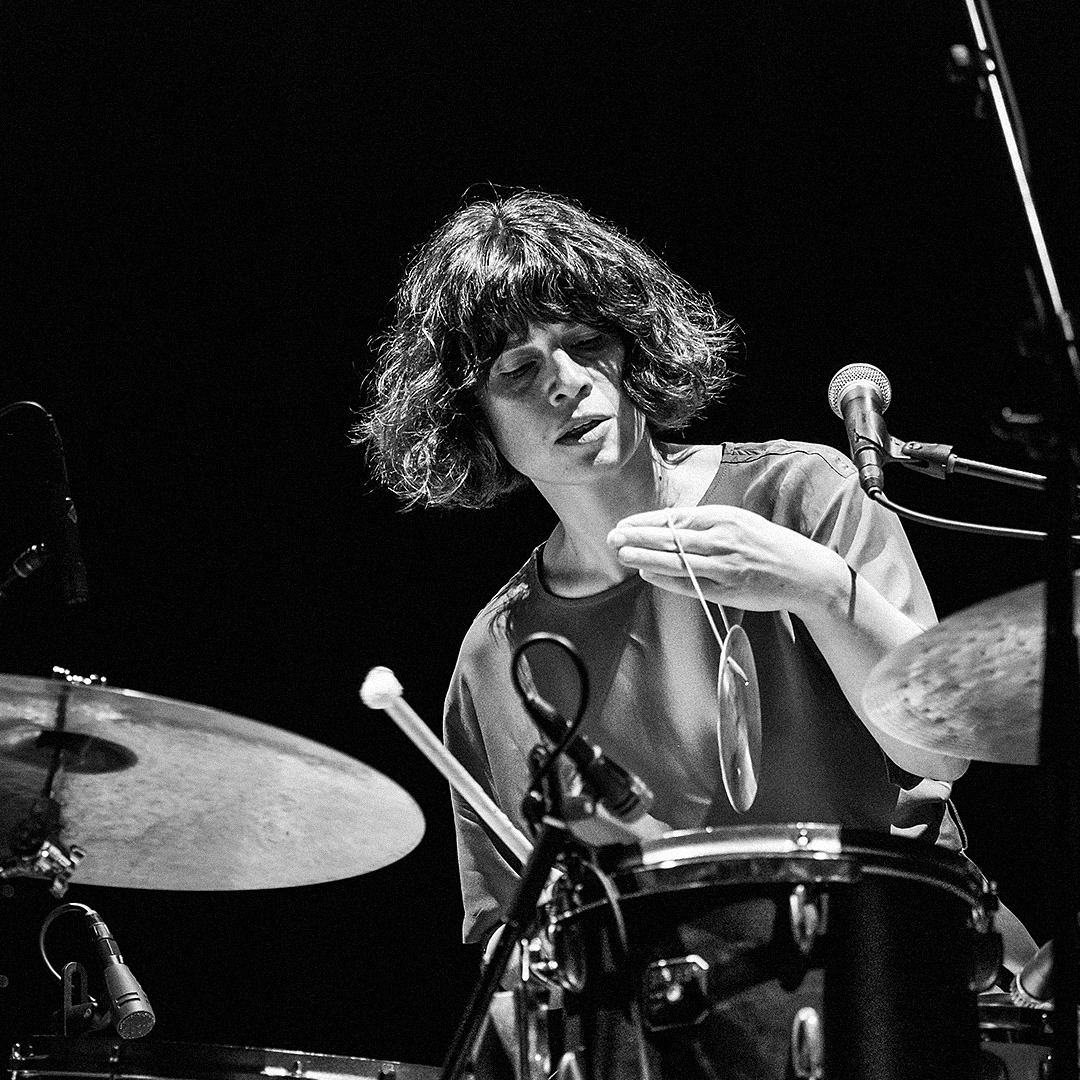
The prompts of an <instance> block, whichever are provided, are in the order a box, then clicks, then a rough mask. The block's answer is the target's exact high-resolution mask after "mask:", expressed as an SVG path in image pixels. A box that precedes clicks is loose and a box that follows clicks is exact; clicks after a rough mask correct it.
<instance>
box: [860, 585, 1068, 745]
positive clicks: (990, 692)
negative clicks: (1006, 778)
mask: <svg viewBox="0 0 1080 1080" xmlns="http://www.w3.org/2000/svg"><path fill="white" fill-rule="evenodd" d="M1045 592H1046V588H1045V584H1044V583H1042V582H1038V583H1036V584H1034V585H1026V586H1024V588H1022V589H1016V590H1015V591H1013V592H1010V593H1005V594H1004V595H1002V596H996V597H993V598H992V599H990V600H984V601H982V602H981V603H978V604H975V605H974V606H972V607H969V608H965V609H964V610H963V611H959V612H957V613H956V614H955V615H950V616H949V617H948V618H947V619H944V620H943V621H942V622H941V623H939V624H938V625H937V626H934V627H931V629H929V630H927V631H926V632H925V633H923V634H920V635H919V636H918V637H916V638H912V639H911V640H910V641H907V642H905V643H904V644H903V645H901V646H900V647H899V648H898V649H894V650H893V651H892V652H891V653H889V655H888V656H886V657H885V659H884V660H882V661H881V663H879V664H878V665H877V667H875V668H874V670H873V671H872V672H871V673H870V677H869V679H868V680H867V684H866V689H865V690H864V692H863V704H864V705H865V706H866V709H867V712H868V714H869V716H870V719H871V720H873V721H874V723H875V724H877V725H879V726H880V727H881V728H883V729H884V730H885V731H886V732H888V734H890V735H894V736H895V737H896V738H898V739H901V740H902V741H904V742H906V743H909V744H911V745H912V746H918V747H921V748H922V749H924V750H933V751H937V752H939V753H942V754H949V755H952V756H953V757H968V758H973V759H975V760H976V761H996V762H1000V763H1004V764H1010V765H1037V764H1038V763H1039V728H1040V708H1041V702H1042V674H1043V654H1044V651H1045V648H1044V646H1045V643H1046V631H1045V626H1044V620H1045V610H1046V607H1045ZM1073 622H1074V626H1075V627H1076V628H1077V629H1078V630H1080V620H1078V618H1077V614H1076V613H1074V616H1073Z"/></svg>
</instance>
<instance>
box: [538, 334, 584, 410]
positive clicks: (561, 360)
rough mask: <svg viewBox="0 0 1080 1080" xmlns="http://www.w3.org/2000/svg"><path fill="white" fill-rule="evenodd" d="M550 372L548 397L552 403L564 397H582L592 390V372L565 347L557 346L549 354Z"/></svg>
mask: <svg viewBox="0 0 1080 1080" xmlns="http://www.w3.org/2000/svg"><path fill="white" fill-rule="evenodd" d="M550 367H551V374H550V376H549V379H550V382H549V386H548V398H549V400H550V401H551V403H552V404H553V405H557V404H559V403H560V402H561V401H564V400H565V399H566V398H572V399H577V398H583V397H588V396H589V391H590V390H592V385H593V381H592V374H591V372H590V371H589V369H588V368H587V367H583V366H582V365H581V364H579V363H578V362H577V361H576V360H575V359H574V358H573V357H572V356H571V355H570V354H569V353H568V352H567V351H566V350H565V349H562V348H557V349H555V350H553V351H552V354H551V365H550Z"/></svg>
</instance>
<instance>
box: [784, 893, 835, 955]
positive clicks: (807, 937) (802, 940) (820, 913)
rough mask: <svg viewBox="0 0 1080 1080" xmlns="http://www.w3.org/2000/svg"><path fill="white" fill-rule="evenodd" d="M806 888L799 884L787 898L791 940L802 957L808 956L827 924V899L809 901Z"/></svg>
mask: <svg viewBox="0 0 1080 1080" xmlns="http://www.w3.org/2000/svg"><path fill="white" fill-rule="evenodd" d="M808 895H809V894H808V892H807V888H806V886H805V885H804V884H802V883H801V882H800V883H799V884H798V885H796V886H795V888H794V889H792V890H791V893H790V895H789V896H788V914H789V915H790V917H791V938H792V940H793V941H794V942H795V945H796V947H797V948H798V950H799V952H800V953H801V954H802V955H803V956H809V955H810V953H811V952H813V950H814V946H815V945H816V944H817V940H818V938H819V937H820V936H821V935H822V934H824V933H825V931H826V929H827V927H828V924H829V898H828V896H819V897H817V898H816V900H809V899H807V897H808Z"/></svg>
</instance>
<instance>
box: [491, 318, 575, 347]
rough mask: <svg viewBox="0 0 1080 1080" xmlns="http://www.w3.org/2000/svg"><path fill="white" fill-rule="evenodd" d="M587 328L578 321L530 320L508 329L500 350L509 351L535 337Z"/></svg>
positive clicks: (558, 334) (539, 337)
mask: <svg viewBox="0 0 1080 1080" xmlns="http://www.w3.org/2000/svg"><path fill="white" fill-rule="evenodd" d="M588 329H591V327H588V326H586V325H585V324H584V323H579V322H530V323H529V324H528V325H527V326H525V327H517V328H515V329H513V330H511V331H509V333H508V334H507V337H506V343H505V344H504V345H503V347H502V351H503V352H509V351H510V350H511V349H518V348H520V347H521V346H522V345H528V344H529V343H530V342H531V341H534V340H537V339H541V338H549V337H550V338H558V337H562V336H563V335H565V334H573V333H576V332H578V331H579V330H588Z"/></svg>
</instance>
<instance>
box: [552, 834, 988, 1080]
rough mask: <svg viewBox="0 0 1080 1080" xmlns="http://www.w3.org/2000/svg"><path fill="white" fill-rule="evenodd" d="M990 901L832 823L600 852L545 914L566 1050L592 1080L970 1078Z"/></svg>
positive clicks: (890, 844) (961, 868) (901, 849)
mask: <svg viewBox="0 0 1080 1080" xmlns="http://www.w3.org/2000/svg"><path fill="white" fill-rule="evenodd" d="M605 859H606V862H605V861H604V860H605ZM993 907H994V897H993V896H992V894H990V893H989V892H988V891H987V889H986V887H985V884H984V881H983V878H982V876H981V875H980V874H979V873H978V871H977V870H976V869H975V867H974V866H973V865H972V864H971V863H970V862H969V861H967V860H966V859H964V858H963V857H961V856H959V855H956V854H954V853H952V852H947V851H943V850H939V849H937V848H934V847H932V846H930V845H925V844H919V843H917V842H915V841H911V840H904V839H899V838H893V837H889V836H885V835H881V834H876V833H873V834H871V833H863V832H856V831H851V830H845V829H840V828H839V827H837V826H831V825H813V824H796V825H756V826H738V827H734V828H724V829H711V830H704V831H697V832H684V833H674V834H671V835H669V836H666V837H664V838H662V839H660V840H655V841H649V842H646V843H645V844H643V845H642V846H641V847H640V848H635V849H633V852H632V853H629V854H627V853H625V851H621V852H603V853H601V859H600V862H599V865H598V866H596V867H583V868H581V869H580V870H579V871H577V872H575V874H574V875H573V879H572V880H569V881H568V882H567V884H566V885H564V886H563V887H562V888H560V889H559V890H558V891H557V893H556V895H555V897H554V898H553V900H552V902H551V904H550V905H549V908H548V909H547V915H548V929H547V933H548V934H549V935H550V940H551V949H552V952H553V955H554V958H555V969H556V971H557V972H559V973H561V976H560V982H561V984H562V985H563V988H564V990H565V996H564V1002H565V1008H566V1019H565V1028H566V1031H565V1036H566V1046H567V1047H569V1048H570V1052H571V1053H572V1054H573V1055H574V1057H575V1058H576V1062H575V1063H574V1064H576V1067H577V1069H578V1070H579V1072H580V1073H581V1075H583V1076H584V1077H585V1078H587V1080H631V1078H637V1077H641V1078H642V1080H645V1077H646V1076H648V1077H650V1078H651V1080H659V1078H675V1077H678V1078H679V1080H690V1078H697V1077H704V1078H710V1080H711V1078H721V1077H722V1078H724V1080H736V1078H737V1080H750V1078H753V1080H784V1078H786V1077H792V1076H794V1077H800V1078H819V1077H826V1078H827V1080H967V1078H972V1080H973V1078H975V1077H977V1075H978V1058H979V1025H978V1014H977V1009H976V994H975V990H976V989H977V988H984V987H985V986H986V985H987V984H989V983H991V982H992V981H993V977H994V975H995V974H996V972H997V969H998V962H999V959H1000V939H999V938H998V936H997V935H996V934H994V933H993V931H992V925H991V924H992V918H991V916H992V911H993ZM567 1065H568V1066H569V1063H567Z"/></svg>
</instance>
